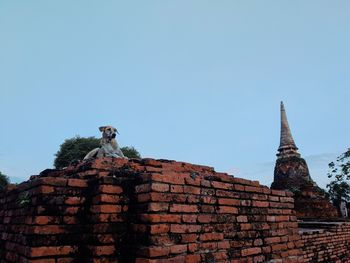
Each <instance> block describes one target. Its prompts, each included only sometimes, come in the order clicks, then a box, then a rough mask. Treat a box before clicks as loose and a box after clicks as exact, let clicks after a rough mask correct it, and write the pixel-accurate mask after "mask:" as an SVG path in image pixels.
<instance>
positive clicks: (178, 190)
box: [170, 185, 184, 193]
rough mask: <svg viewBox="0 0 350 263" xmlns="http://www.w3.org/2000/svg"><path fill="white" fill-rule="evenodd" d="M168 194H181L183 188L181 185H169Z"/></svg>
mask: <svg viewBox="0 0 350 263" xmlns="http://www.w3.org/2000/svg"><path fill="white" fill-rule="evenodd" d="M170 192H172V193H183V192H184V187H183V186H182V185H171V186H170Z"/></svg>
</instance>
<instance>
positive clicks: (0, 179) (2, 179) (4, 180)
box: [0, 172, 10, 190]
mask: <svg viewBox="0 0 350 263" xmlns="http://www.w3.org/2000/svg"><path fill="white" fill-rule="evenodd" d="M9 183H10V180H9V178H8V176H7V175H5V174H3V173H2V172H0V190H1V189H3V188H4V187H5V186H6V185H8V184H9Z"/></svg>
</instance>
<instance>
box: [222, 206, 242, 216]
mask: <svg viewBox="0 0 350 263" xmlns="http://www.w3.org/2000/svg"><path fill="white" fill-rule="evenodd" d="M218 212H219V213H221V214H237V213H238V209H237V208H236V207H231V206H219V211H218Z"/></svg>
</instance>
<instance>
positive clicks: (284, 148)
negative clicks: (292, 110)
mask: <svg viewBox="0 0 350 263" xmlns="http://www.w3.org/2000/svg"><path fill="white" fill-rule="evenodd" d="M278 152H279V153H278V154H277V156H278V158H285V157H291V156H296V157H300V154H299V153H298V147H297V146H296V145H295V142H294V139H293V136H292V133H291V131H290V128H289V124H288V119H287V114H286V110H285V108H284V104H283V101H281V137H280V146H279V147H278Z"/></svg>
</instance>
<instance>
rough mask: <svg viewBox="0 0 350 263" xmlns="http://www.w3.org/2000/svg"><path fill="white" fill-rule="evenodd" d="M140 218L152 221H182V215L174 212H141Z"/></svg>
mask: <svg viewBox="0 0 350 263" xmlns="http://www.w3.org/2000/svg"><path fill="white" fill-rule="evenodd" d="M140 219H141V220H142V221H144V222H150V223H161V222H165V223H181V215H172V214H141V215H140Z"/></svg>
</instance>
